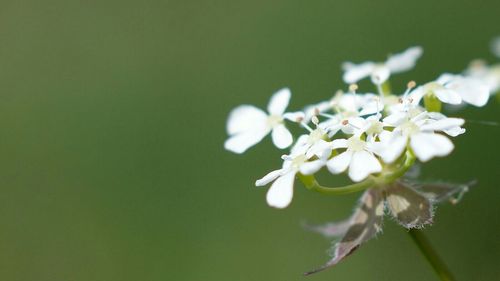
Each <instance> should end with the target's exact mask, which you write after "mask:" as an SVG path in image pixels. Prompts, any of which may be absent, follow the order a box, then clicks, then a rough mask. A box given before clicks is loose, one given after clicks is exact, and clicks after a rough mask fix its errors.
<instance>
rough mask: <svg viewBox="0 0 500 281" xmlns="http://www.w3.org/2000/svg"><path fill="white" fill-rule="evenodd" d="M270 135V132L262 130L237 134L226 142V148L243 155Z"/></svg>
mask: <svg viewBox="0 0 500 281" xmlns="http://www.w3.org/2000/svg"><path fill="white" fill-rule="evenodd" d="M268 133H269V130H262V131H249V132H244V133H239V134H236V135H234V136H232V137H230V138H229V139H228V140H226V142H225V143H224V148H225V149H227V150H229V151H232V152H234V153H238V154H240V153H243V152H245V151H246V150H247V149H248V148H250V147H252V146H254V145H255V144H257V143H258V142H260V141H261V140H262V139H263V138H264V137H265V136H266V135H267V134H268Z"/></svg>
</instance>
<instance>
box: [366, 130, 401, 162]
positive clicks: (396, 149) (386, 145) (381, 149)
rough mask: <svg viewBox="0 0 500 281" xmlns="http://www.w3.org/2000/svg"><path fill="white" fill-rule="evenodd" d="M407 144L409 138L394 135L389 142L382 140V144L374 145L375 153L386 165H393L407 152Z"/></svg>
mask: <svg viewBox="0 0 500 281" xmlns="http://www.w3.org/2000/svg"><path fill="white" fill-rule="evenodd" d="M384 135H385V134H384ZM384 137H385V136H384ZM407 142H408V138H407V137H404V136H402V135H400V134H398V133H392V134H391V136H390V137H388V139H387V140H383V139H382V138H381V142H376V143H374V144H373V152H374V153H376V154H378V155H379V156H380V157H381V158H382V160H383V161H384V162H385V163H387V164H391V163H392V162H394V161H395V160H396V159H398V157H399V156H401V154H402V153H403V151H404V150H405V147H406V144H407Z"/></svg>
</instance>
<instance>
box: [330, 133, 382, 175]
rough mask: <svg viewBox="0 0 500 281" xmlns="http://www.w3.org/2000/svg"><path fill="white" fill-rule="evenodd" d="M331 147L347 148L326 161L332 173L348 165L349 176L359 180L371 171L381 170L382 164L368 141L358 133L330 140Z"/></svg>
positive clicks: (344, 168) (345, 168)
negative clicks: (345, 137) (362, 138)
mask: <svg viewBox="0 0 500 281" xmlns="http://www.w3.org/2000/svg"><path fill="white" fill-rule="evenodd" d="M331 148H332V149H337V148H347V149H346V151H344V152H342V153H340V154H339V155H337V156H335V157H333V158H332V159H330V160H328V162H327V163H326V166H327V167H328V170H329V171H330V172H331V173H333V174H340V173H342V172H344V171H345V170H347V168H348V167H349V172H348V175H349V177H350V178H351V179H352V180H353V181H355V182H359V181H362V180H364V179H365V178H366V177H368V175H370V174H372V173H378V172H380V171H382V166H381V165H380V162H379V160H378V159H377V158H376V157H375V155H374V154H373V152H372V151H371V148H370V145H369V143H367V142H365V141H363V140H361V139H360V138H359V135H354V136H352V137H350V138H349V139H336V140H334V141H332V142H331Z"/></svg>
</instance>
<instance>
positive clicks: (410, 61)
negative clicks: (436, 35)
mask: <svg viewBox="0 0 500 281" xmlns="http://www.w3.org/2000/svg"><path fill="white" fill-rule="evenodd" d="M423 52H424V50H423V49H422V47H420V46H415V47H411V48H408V49H406V50H405V51H403V52H402V53H399V54H395V55H392V56H390V57H389V58H388V59H387V61H386V63H385V65H386V66H387V67H388V68H389V69H390V71H391V72H392V73H398V72H403V71H407V70H410V69H412V68H414V67H415V64H416V62H417V60H418V59H419V58H420V57H421V56H422V53H423Z"/></svg>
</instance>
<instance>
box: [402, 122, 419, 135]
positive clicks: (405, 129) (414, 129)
mask: <svg viewBox="0 0 500 281" xmlns="http://www.w3.org/2000/svg"><path fill="white" fill-rule="evenodd" d="M401 132H402V133H403V135H404V136H411V135H413V134H416V133H418V132H420V128H419V127H418V126H417V125H415V123H413V122H411V121H406V122H405V123H403V124H402V125H401Z"/></svg>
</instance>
